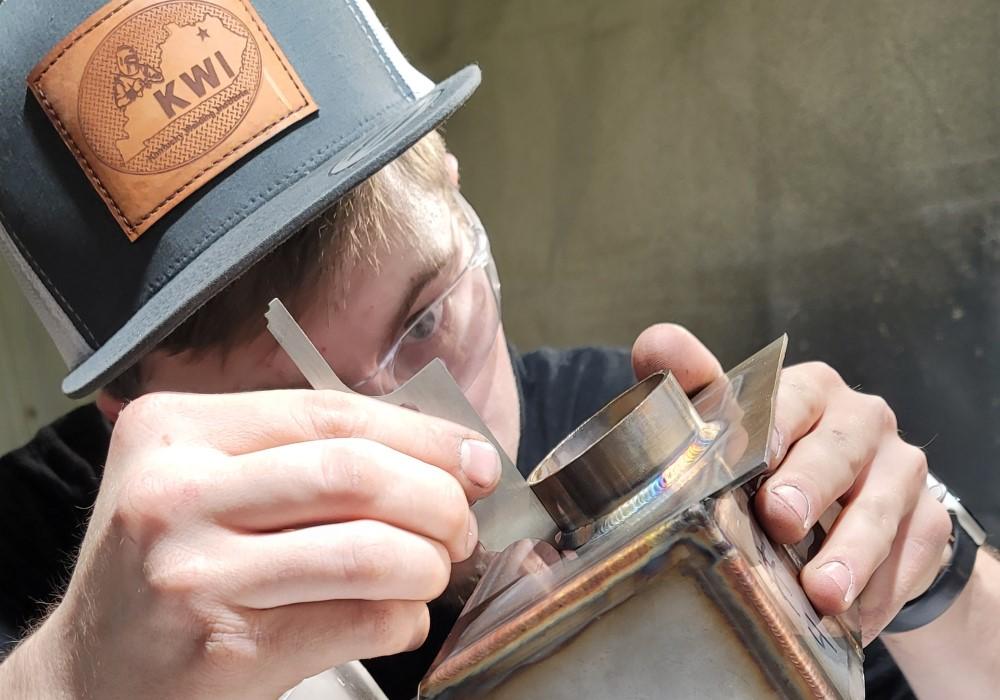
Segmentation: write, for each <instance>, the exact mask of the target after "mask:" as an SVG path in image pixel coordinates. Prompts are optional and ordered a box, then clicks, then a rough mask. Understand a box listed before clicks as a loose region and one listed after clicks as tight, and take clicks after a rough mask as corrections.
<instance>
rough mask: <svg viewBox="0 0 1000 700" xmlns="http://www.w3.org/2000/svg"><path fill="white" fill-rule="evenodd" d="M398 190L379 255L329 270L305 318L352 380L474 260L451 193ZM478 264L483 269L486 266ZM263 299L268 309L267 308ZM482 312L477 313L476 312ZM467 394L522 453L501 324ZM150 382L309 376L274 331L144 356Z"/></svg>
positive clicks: (258, 384)
mask: <svg viewBox="0 0 1000 700" xmlns="http://www.w3.org/2000/svg"><path fill="white" fill-rule="evenodd" d="M392 190H393V192H394V193H395V194H396V195H397V201H398V203H399V205H400V207H401V212H402V213H404V214H405V215H404V216H401V217H400V220H399V221H397V222H394V223H392V224H390V226H394V227H406V229H407V230H405V231H404V230H402V229H401V228H397V229H396V230H389V231H387V233H388V243H387V245H386V246H384V248H383V249H382V250H380V251H379V255H378V256H377V259H378V263H377V265H372V264H371V263H369V262H367V261H364V262H361V263H359V264H357V265H356V266H354V267H353V269H344V270H343V271H342V273H341V277H340V279H339V283H338V284H335V283H334V281H333V280H332V279H331V278H330V276H324V277H323V278H322V280H321V282H320V284H319V288H318V289H317V290H316V293H315V295H314V296H313V299H312V301H311V302H309V303H308V306H307V308H306V310H305V312H304V313H302V314H300V316H299V318H298V319H297V320H298V322H299V323H300V325H301V326H302V328H303V330H305V332H306V334H307V335H308V336H309V338H310V339H311V340H312V342H313V343H314V344H315V345H316V347H317V348H318V349H319V351H320V352H321V353H322V354H323V356H324V357H325V358H326V360H327V361H328V362H329V363H330V366H331V367H333V369H334V371H335V372H336V373H337V374H338V376H339V377H340V378H341V379H342V380H343V381H344V382H345V383H347V384H349V385H351V384H354V383H355V382H358V381H360V380H362V379H364V378H366V377H368V376H369V375H370V374H371V373H372V372H373V371H374V370H375V369H376V367H377V365H378V363H379V361H380V360H381V359H382V358H383V357H384V355H385V353H386V352H387V351H388V350H389V348H390V347H391V346H392V345H393V343H394V342H395V341H396V339H397V338H399V336H400V334H401V333H402V332H403V330H404V329H405V328H406V325H407V322H408V321H409V320H410V319H412V318H413V317H414V315H416V314H418V313H419V312H420V311H421V310H423V309H424V308H426V307H427V306H428V305H429V304H431V303H432V302H433V301H435V300H436V299H438V298H439V297H440V296H441V295H442V294H443V293H444V292H445V291H446V290H447V289H448V288H449V286H450V285H451V284H452V282H454V281H455V279H456V278H457V277H458V275H459V274H460V273H461V272H462V269H463V267H464V266H465V264H466V263H467V262H468V258H469V255H470V254H471V240H470V239H469V238H468V236H466V235H462V230H463V229H462V228H461V227H456V226H455V225H453V222H454V220H455V216H456V212H455V207H454V205H453V204H450V203H449V202H448V201H447V199H446V198H445V197H444V196H439V195H428V194H424V193H420V192H417V191H414V190H411V189H408V188H407V187H405V186H403V185H402V184H401V183H393V187H392ZM474 274H480V275H485V272H484V271H483V270H482V269H479V270H478V271H476V272H475V273H474ZM264 311H265V309H263V308H262V309H260V313H261V314H262V315H263V312H264ZM472 316H473V318H474V319H478V314H472ZM476 364H477V365H481V366H480V368H479V369H478V373H476V374H475V376H474V378H473V379H472V380H471V383H470V384H469V385H468V386H467V387H465V394H466V396H467V397H468V398H469V400H470V402H471V403H472V405H473V406H474V407H475V409H476V411H478V413H479V414H480V416H482V418H483V420H484V421H485V422H486V424H487V425H488V426H489V428H490V430H492V431H493V433H494V435H495V436H496V437H497V439H498V440H499V441H500V443H501V445H502V446H503V447H504V449H505V450H506V451H507V452H508V453H509V454H510V455H511V456H515V455H516V453H517V444H518V439H519V432H520V408H519V405H518V397H517V388H516V384H515V380H514V374H513V370H512V367H511V361H510V356H509V354H508V352H507V344H506V339H505V336H504V332H503V327H502V325H501V326H498V327H497V329H496V338H495V342H494V343H493V344H492V347H491V349H490V350H489V351H488V353H487V354H486V356H485V357H482V358H481V359H480V361H478V362H477V363H476ZM143 371H144V375H145V378H146V379H145V383H144V388H145V390H146V391H150V392H152V391H185V392H199V393H227V392H239V391H251V390H256V389H274V388H296V387H305V386H307V385H306V382H305V379H304V378H303V377H302V375H301V373H300V372H299V371H298V369H297V368H296V367H295V366H294V365H293V364H292V362H291V360H290V359H289V358H288V356H287V355H286V354H285V353H284V351H282V350H281V349H280V347H279V346H278V345H277V343H276V342H275V341H274V340H273V338H271V336H270V334H268V333H266V332H265V333H262V334H261V335H260V336H259V337H258V338H256V339H255V340H254V341H253V342H251V343H248V344H246V345H244V346H241V347H238V348H236V349H234V350H231V351H230V352H229V353H228V354H223V353H221V352H210V353H207V354H204V355H200V356H195V355H193V354H192V353H180V354H176V355H169V354H167V353H165V352H155V353H153V354H152V355H150V356H149V357H148V358H146V360H144V364H143Z"/></svg>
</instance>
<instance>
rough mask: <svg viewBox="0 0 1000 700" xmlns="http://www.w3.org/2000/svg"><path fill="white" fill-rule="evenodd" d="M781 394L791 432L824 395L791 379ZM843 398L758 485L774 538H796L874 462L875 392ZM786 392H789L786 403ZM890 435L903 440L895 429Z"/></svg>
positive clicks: (761, 512) (809, 418)
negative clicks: (794, 382)
mask: <svg viewBox="0 0 1000 700" xmlns="http://www.w3.org/2000/svg"><path fill="white" fill-rule="evenodd" d="M786 386H790V387H794V388H787V389H786V391H787V392H788V393H787V394H785V395H784V396H782V395H781V394H779V404H778V409H777V410H778V412H779V415H780V417H781V418H782V419H783V420H784V424H785V430H786V431H787V433H788V434H791V435H797V434H799V433H800V432H803V431H804V430H806V429H807V428H806V426H809V425H810V424H811V423H812V422H813V420H814V416H815V414H816V413H818V412H820V411H822V408H820V401H819V400H818V399H816V400H814V399H813V398H810V397H809V395H810V394H811V393H812V392H813V389H812V388H810V389H805V390H803V389H802V388H801V385H796V384H792V383H790V384H787V385H786V383H785V382H784V379H782V387H786ZM843 396H844V397H845V398H844V399H843V400H840V401H837V402H835V403H832V404H831V407H830V408H829V409H827V411H826V412H825V413H823V414H822V416H821V418H820V419H819V422H818V423H816V424H815V425H813V426H812V427H811V429H810V432H808V433H807V434H805V436H804V437H802V438H801V439H798V441H797V442H795V443H794V445H792V447H791V449H790V450H789V451H788V454H787V456H786V457H785V458H784V461H782V462H781V466H779V467H778V469H777V471H775V473H774V474H773V475H772V476H771V477H770V478H769V479H768V480H767V481H766V482H765V483H764V487H763V488H761V489H760V490H758V492H757V497H756V501H755V504H754V505H755V507H756V509H757V511H756V512H757V515H758V517H760V519H761V524H762V525H763V526H764V529H765V530H766V531H767V533H768V535H770V536H771V538H772V539H774V540H776V541H778V542H783V543H787V544H790V543H793V542H798V541H799V540H801V539H802V538H803V537H805V535H806V533H807V532H808V531H809V528H811V527H812V526H813V525H814V524H815V523H816V521H817V520H818V519H819V517H820V515H822V514H823V513H824V512H825V511H826V509H827V508H829V507H830V505H831V504H832V503H833V502H834V501H836V500H837V499H838V498H840V497H841V496H843V495H844V494H845V493H847V491H848V490H849V489H851V487H852V486H853V485H854V483H855V481H856V480H857V478H858V475H859V474H860V473H861V471H862V470H863V469H864V468H865V467H867V466H868V464H869V463H871V461H872V459H873V458H874V456H875V453H876V450H877V449H878V447H879V445H880V443H881V441H882V439H883V426H882V423H881V421H879V420H876V419H875V417H876V416H877V414H878V412H879V409H878V408H877V405H878V402H877V401H876V400H875V397H868V396H865V395H863V394H856V393H853V392H844V394H843ZM782 398H788V399H789V401H787V402H786V403H785V404H782V403H780V402H781V399H782ZM892 441H894V442H896V443H899V444H900V445H902V444H903V443H901V442H900V441H899V439H898V438H897V437H896V434H895V433H892Z"/></svg>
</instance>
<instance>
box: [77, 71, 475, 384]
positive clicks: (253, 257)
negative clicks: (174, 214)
mask: <svg viewBox="0 0 1000 700" xmlns="http://www.w3.org/2000/svg"><path fill="white" fill-rule="evenodd" d="M479 80H480V73H479V68H478V67H476V66H467V67H466V68H463V69H462V70H460V71H459V72H458V73H456V74H455V75H453V76H451V77H450V78H448V79H447V80H444V81H442V82H440V83H438V84H437V86H435V87H434V88H433V89H432V90H431V91H430V92H429V93H427V94H426V95H424V96H422V97H420V98H418V99H416V100H414V101H412V102H409V101H406V102H401V103H400V104H399V105H398V106H397V107H396V108H394V109H391V110H389V111H387V112H386V114H385V115H384V116H383V118H382V119H380V120H378V121H377V122H375V123H374V124H373V125H372V127H371V128H369V129H367V130H365V131H364V132H363V133H362V134H360V135H359V136H358V137H357V138H356V139H354V140H353V141H351V142H349V143H346V144H345V146H344V147H343V148H341V149H339V150H338V151H337V152H336V153H334V154H333V155H332V156H331V157H330V158H328V159H327V160H325V161H324V162H322V163H320V164H318V165H317V166H316V167H315V169H313V170H312V171H311V172H310V173H309V174H308V175H306V176H305V177H303V178H302V179H300V180H299V181H298V182H296V183H295V184H293V185H291V186H290V187H288V188H287V189H285V190H284V191H282V192H281V193H280V194H278V195H277V196H275V197H274V198H273V199H271V200H269V201H268V202H266V203H265V204H263V205H262V206H261V207H259V208H258V209H257V210H256V211H255V212H253V214H251V215H249V216H247V217H246V218H245V219H243V220H242V221H241V222H239V223H238V224H237V225H236V226H234V227H233V228H232V229H230V230H229V231H228V232H227V233H226V234H225V235H223V236H221V237H220V238H219V240H217V241H216V242H215V243H214V244H212V245H211V246H210V247H208V248H207V249H206V250H205V251H204V252H202V253H201V254H200V255H199V256H198V257H197V258H195V259H194V260H192V261H191V262H190V263H188V265H187V266H186V267H185V268H184V269H183V270H181V271H180V272H179V273H177V275H176V276H175V277H174V278H173V279H172V280H170V281H169V282H168V283H166V284H165V285H164V286H163V287H162V288H161V289H160V290H159V291H158V292H157V293H156V294H155V295H154V296H152V297H151V298H150V299H149V300H148V301H147V302H146V303H145V304H144V305H143V306H142V307H141V308H140V309H139V310H138V311H137V312H136V313H135V314H134V315H133V316H132V317H131V318H130V319H129V320H128V322H127V323H126V324H125V325H124V326H122V328H121V329H119V330H118V331H117V332H116V333H115V334H114V335H112V336H111V337H110V338H109V339H108V341H107V342H106V343H105V344H104V345H102V346H101V347H100V348H99V349H98V350H97V351H96V352H95V353H94V354H93V355H91V356H90V357H88V358H87V359H86V360H84V361H83V362H82V363H81V364H80V365H79V366H77V367H75V368H74V369H73V370H72V371H71V372H70V373H69V375H67V377H66V378H65V379H64V380H63V383H62V389H63V391H64V392H65V393H66V394H67V395H69V396H71V397H80V396H83V395H86V394H88V393H90V392H91V391H94V390H95V389H98V388H100V387H101V386H103V385H104V384H106V383H108V382H109V381H111V380H112V379H113V378H115V377H116V376H118V375H119V374H120V373H121V372H123V371H124V370H125V369H126V368H128V367H129V366H130V365H132V364H133V363H134V362H136V361H137V360H138V359H139V358H141V357H142V356H143V355H145V354H146V353H148V352H150V351H151V350H152V349H153V348H155V347H156V345H157V344H158V343H159V342H160V341H162V340H163V339H164V338H165V337H167V335H169V334H170V332H171V331H173V330H174V329H175V328H177V326H179V325H180V324H181V323H183V322H184V321H185V320H186V319H187V318H188V317H189V316H191V314H193V313H194V312H195V311H197V310H198V308H199V307H200V306H201V305H202V304H204V303H205V302H206V301H208V300H209V299H210V298H212V296H214V295H215V294H217V293H218V292H219V291H221V290H222V289H223V288H224V287H225V286H226V285H228V284H229V283H231V282H232V281H233V280H235V279H236V278H237V277H239V276H240V275H241V274H242V273H243V272H245V271H246V270H247V269H248V268H249V267H250V266H252V265H253V264H254V263H255V262H257V261H258V260H260V259H261V258H263V257H264V256H265V255H267V254H268V253H269V252H270V251H272V250H273V249H274V248H275V247H276V246H277V245H279V244H280V243H282V242H283V241H284V240H286V239H287V238H288V237H289V236H291V235H292V234H293V233H295V232H296V231H298V230H299V229H301V228H302V227H303V226H304V225H305V224H306V223H308V222H309V221H310V220H312V219H314V218H315V217H316V216H318V215H319V214H320V213H321V212H322V211H323V210H324V209H326V208H327V207H329V206H330V205H331V204H333V202H335V201H336V200H337V199H339V198H340V197H342V196H343V195H344V194H345V193H347V192H348V191H349V190H350V189H351V188H353V187H354V186H355V185H357V184H358V183H359V182H361V181H362V180H364V179H365V178H367V177H369V176H371V175H372V174H373V173H375V172H377V171H378V170H379V169H381V168H382V167H383V166H385V165H386V164H388V163H389V162H390V161H392V160H393V159H394V158H396V157H398V156H399V155H400V154H402V153H403V152H404V151H405V150H406V149H408V148H409V147H410V146H412V145H413V144H415V143H416V142H417V141H419V140H420V138H421V137H423V136H424V135H426V134H427V133H429V132H430V131H432V130H433V129H434V128H436V127H437V126H438V125H440V124H441V123H442V122H443V121H445V120H446V119H447V118H448V117H449V116H451V114H452V113H453V112H454V111H455V110H456V109H458V108H459V107H460V106H461V105H462V104H463V103H464V102H465V101H466V100H467V99H468V98H469V96H470V95H471V94H472V93H473V92H474V91H475V89H476V87H478V85H479ZM250 157H253V156H252V155H251V156H250ZM266 310H267V309H266V308H261V309H260V313H261V315H263V313H264V312H265V311H266Z"/></svg>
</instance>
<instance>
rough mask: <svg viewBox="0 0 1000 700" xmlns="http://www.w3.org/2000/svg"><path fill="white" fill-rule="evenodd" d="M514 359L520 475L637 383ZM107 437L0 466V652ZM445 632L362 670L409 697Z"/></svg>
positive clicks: (88, 430) (67, 538) (561, 364)
mask: <svg viewBox="0 0 1000 700" xmlns="http://www.w3.org/2000/svg"><path fill="white" fill-rule="evenodd" d="M512 358H513V360H514V373H515V376H516V377H517V382H518V390H519V392H520V395H521V426H522V431H521V433H522V434H521V444H520V447H519V449H518V455H517V466H518V469H519V470H520V471H521V473H522V474H527V473H528V472H529V471H530V470H531V468H532V467H533V466H534V465H535V464H536V463H537V462H538V461H539V460H540V459H541V458H542V457H544V456H545V455H546V454H547V453H548V452H549V450H551V449H552V448H553V447H554V446H555V445H556V443H557V442H558V441H559V440H561V439H562V438H563V437H565V436H566V435H568V434H569V432H570V431H571V430H572V429H573V428H575V427H576V426H577V425H579V424H580V423H581V422H583V421H584V420H585V419H586V418H588V417H589V416H591V415H592V414H593V413H595V412H596V411H597V410H598V409H599V408H601V407H602V406H603V405H604V404H605V403H607V402H608V401H610V400H611V399H612V398H614V397H615V396H616V395H618V394H619V393H621V392H622V391H624V390H625V389H626V388H628V387H629V386H630V385H631V384H632V382H633V380H634V378H633V374H632V366H631V363H630V360H629V354H628V352H627V351H626V350H610V349H598V348H580V349H576V350H550V349H543V350H539V351H536V352H532V353H528V354H526V355H518V354H517V353H515V352H512ZM110 436H111V426H110V425H109V424H108V423H107V421H105V420H104V419H103V418H102V417H101V414H100V413H99V412H98V411H97V409H96V408H95V407H94V406H93V405H89V406H84V407H82V408H78V409H76V410H75V411H73V412H72V413H69V414H67V415H66V416H64V417H62V418H60V419H59V420H57V421H56V422H54V423H53V424H51V425H49V426H47V427H45V428H43V429H42V430H40V431H39V432H38V434H37V435H36V436H35V438H34V439H33V440H32V441H31V442H30V443H28V444H27V445H25V446H24V447H22V448H20V449H18V450H15V451H14V452H11V453H9V454H7V455H4V456H3V457H0V533H2V534H0V645H4V644H5V643H6V645H7V646H9V645H10V644H11V643H12V642H13V641H14V640H16V639H17V638H18V637H20V636H21V635H23V634H24V633H25V631H26V630H27V629H29V628H30V625H31V624H32V623H33V622H34V621H36V620H37V619H38V618H39V617H41V616H42V615H43V614H44V612H45V610H46V608H47V607H48V606H49V605H50V604H51V603H52V602H54V601H56V600H57V599H58V596H59V594H60V591H61V590H62V589H63V587H64V585H65V582H66V581H67V580H68V578H69V573H70V571H71V569H72V565H73V561H74V558H75V553H76V550H77V548H78V547H79V544H80V540H81V539H82V537H83V533H84V530H85V528H86V524H87V518H88V516H89V514H90V508H91V506H92V505H93V503H94V499H95V497H96V495H97V490H98V488H99V486H100V482H101V474H102V468H103V467H102V465H103V464H104V460H105V458H106V455H107V449H108V442H109V440H110ZM448 626H449V625H448V623H447V621H440V620H439V621H435V622H433V623H432V631H431V637H430V638H429V639H428V643H427V644H426V645H425V646H424V647H423V648H422V649H421V650H418V651H417V652H411V653H410V654H401V655H398V656H395V657H387V658H384V659H377V660H371V661H367V662H365V665H366V666H367V667H368V669H369V670H370V671H371V672H372V675H373V676H374V677H375V679H376V680H377V681H378V682H379V684H380V685H381V686H382V687H383V688H385V690H386V694H387V695H388V696H389V697H390V698H412V697H413V696H414V695H415V690H416V684H417V682H418V681H419V679H420V677H421V676H422V675H423V672H424V670H425V669H426V668H427V666H428V665H429V664H430V662H431V660H432V659H433V656H434V653H435V651H436V649H437V647H438V646H440V644H441V643H442V642H443V641H444V636H445V635H446V633H447V629H448ZM865 683H866V686H867V695H868V697H870V698H879V699H881V698H891V699H895V698H910V697H914V696H913V693H912V692H911V690H910V688H909V686H908V685H907V683H906V680H905V679H904V678H903V676H902V673H901V672H900V671H899V669H898V668H897V667H896V665H895V663H893V661H892V658H891V657H890V656H889V654H888V652H887V651H886V650H885V647H884V646H883V645H882V644H881V643H880V642H878V641H876V642H873V643H872V644H871V645H869V646H868V648H867V649H866V657H865Z"/></svg>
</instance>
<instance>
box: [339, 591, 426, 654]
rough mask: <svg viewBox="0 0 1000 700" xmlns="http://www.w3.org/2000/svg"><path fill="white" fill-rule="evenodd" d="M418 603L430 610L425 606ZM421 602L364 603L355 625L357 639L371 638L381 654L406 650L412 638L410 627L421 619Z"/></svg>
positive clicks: (370, 641) (372, 643)
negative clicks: (415, 603)
mask: <svg viewBox="0 0 1000 700" xmlns="http://www.w3.org/2000/svg"><path fill="white" fill-rule="evenodd" d="M417 605H419V608H424V610H426V606H425V605H423V604H417ZM417 605H407V604H406V603H404V602H403V601H379V602H372V603H368V604H367V605H364V606H361V607H360V608H359V609H358V612H357V614H356V615H355V617H354V620H353V624H352V627H353V631H354V634H355V638H356V639H367V640H368V641H369V643H370V644H371V645H372V646H373V647H374V648H375V649H377V650H378V652H379V653H378V655H385V654H392V653H397V652H400V651H405V650H406V649H407V648H408V647H409V642H410V639H411V633H410V630H412V629H413V627H414V624H416V623H418V622H419V621H418V619H417V618H418V616H419V608H418V607H417Z"/></svg>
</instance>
